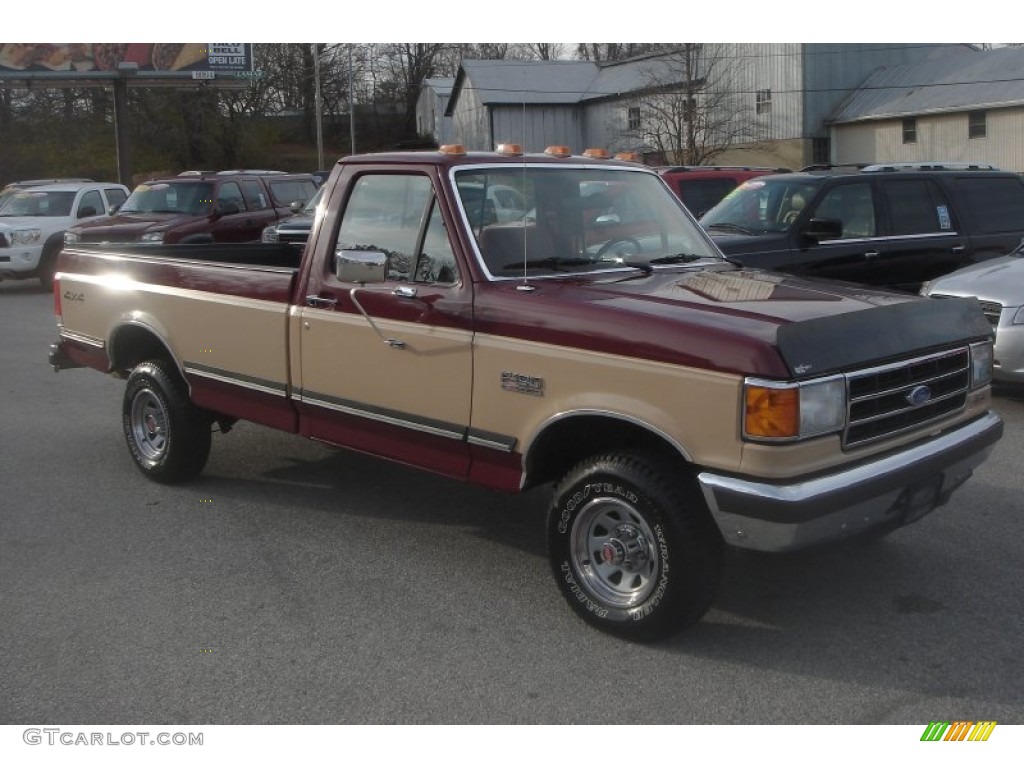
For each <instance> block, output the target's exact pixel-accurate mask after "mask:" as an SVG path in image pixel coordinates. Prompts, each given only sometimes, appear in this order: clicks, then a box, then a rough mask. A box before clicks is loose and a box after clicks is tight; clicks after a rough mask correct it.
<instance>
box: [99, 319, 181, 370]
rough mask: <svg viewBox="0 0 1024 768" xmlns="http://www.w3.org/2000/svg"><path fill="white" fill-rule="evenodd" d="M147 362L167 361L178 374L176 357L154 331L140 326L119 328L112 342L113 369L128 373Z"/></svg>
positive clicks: (111, 358)
mask: <svg viewBox="0 0 1024 768" xmlns="http://www.w3.org/2000/svg"><path fill="white" fill-rule="evenodd" d="M146 360H165V361H167V362H168V363H170V364H171V366H172V369H173V370H174V371H175V372H178V364H177V362H176V361H175V359H174V355H172V354H171V351H170V350H169V349H168V348H167V346H166V345H165V344H164V343H163V341H162V340H161V339H160V337H159V336H157V335H156V334H155V333H153V331H151V330H149V329H148V328H143V327H142V326H138V325H124V326H121V327H120V328H118V329H117V330H116V331H115V332H114V336H113V338H112V339H111V342H110V365H111V368H112V369H113V370H115V371H121V372H123V373H127V372H128V371H130V370H131V369H132V368H134V367H135V366H136V365H138V364H139V363H141V362H144V361H146ZM179 375H180V373H179Z"/></svg>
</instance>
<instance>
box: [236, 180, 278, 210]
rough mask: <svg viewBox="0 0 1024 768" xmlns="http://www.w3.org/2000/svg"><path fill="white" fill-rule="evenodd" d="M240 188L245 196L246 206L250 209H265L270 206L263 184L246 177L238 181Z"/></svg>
mask: <svg viewBox="0 0 1024 768" xmlns="http://www.w3.org/2000/svg"><path fill="white" fill-rule="evenodd" d="M238 184H239V186H240V187H241V188H242V194H243V195H244V196H245V204H246V205H247V206H248V208H249V210H250V211H265V210H266V209H267V208H269V207H270V201H269V200H268V199H267V193H266V190H264V188H263V185H262V184H260V183H259V182H258V181H254V180H253V179H247V180H243V181H240V182H238Z"/></svg>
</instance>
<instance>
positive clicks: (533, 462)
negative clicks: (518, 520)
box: [525, 415, 686, 487]
mask: <svg viewBox="0 0 1024 768" xmlns="http://www.w3.org/2000/svg"><path fill="white" fill-rule="evenodd" d="M627 450H630V451H640V452H644V453H648V454H656V455H659V456H662V457H664V458H665V460H666V461H670V462H673V463H678V464H680V465H682V464H684V463H685V461H686V457H685V456H684V455H683V454H682V453H681V451H680V449H679V448H678V447H677V446H674V445H673V444H672V443H671V442H669V440H667V439H666V438H664V437H662V436H661V435H659V434H657V433H656V432H653V431H651V430H650V429H648V428H646V427H643V426H641V425H639V424H634V423H633V422H630V421H626V420H624V419H620V418H615V417H612V416H593V415H580V416H570V417H568V418H565V419H561V420H559V421H557V422H555V423H554V424H551V425H549V426H548V427H547V428H546V429H545V430H544V431H543V432H542V433H541V434H540V435H539V436H538V437H537V439H536V440H534V442H533V445H532V446H531V447H530V450H529V454H528V455H527V457H526V483H525V485H526V487H533V486H537V485H542V484H544V483H549V482H555V481H557V480H558V479H559V478H561V477H562V476H563V475H565V474H566V473H567V472H568V471H569V470H570V469H572V468H573V467H574V466H575V465H576V464H577V463H578V462H580V461H581V460H583V459H585V458H586V457H587V456H592V455H594V454H597V453H604V452H607V451H620V452H621V451H627Z"/></svg>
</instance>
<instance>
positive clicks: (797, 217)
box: [700, 163, 1024, 291]
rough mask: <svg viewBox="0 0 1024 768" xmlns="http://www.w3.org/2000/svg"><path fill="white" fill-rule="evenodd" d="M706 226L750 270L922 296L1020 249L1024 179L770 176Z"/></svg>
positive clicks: (915, 168) (903, 173) (946, 169)
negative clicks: (932, 283) (967, 269)
mask: <svg viewBox="0 0 1024 768" xmlns="http://www.w3.org/2000/svg"><path fill="white" fill-rule="evenodd" d="M700 223H701V224H702V225H703V226H704V228H705V229H707V230H708V232H709V233H710V234H711V236H712V237H713V238H714V240H715V242H716V243H717V244H718V247H719V248H721V249H722V251H723V252H724V253H725V254H726V255H727V256H730V257H732V258H733V259H734V260H736V261H739V262H741V263H743V264H745V265H747V266H751V267H761V268H766V269H776V270H779V271H782V272H789V273H792V274H798V275H807V276H814V277H826V278H834V279H840V280H849V281H854V282H859V283H866V284H870V285H877V286H886V287H890V288H898V289H902V290H909V291H917V290H918V289H919V288H920V286H921V285H922V284H923V283H924V282H926V281H928V280H931V279H932V278H934V277H938V276H939V275H944V274H946V273H947V272H952V271H953V270H955V269H959V268H960V267H963V266H966V265H968V264H973V263H976V262H979V261H984V260H985V259H990V258H993V257H995V256H1002V255H1003V254H1006V253H1009V252H1010V251H1012V250H1014V249H1015V248H1016V247H1017V246H1018V245H1019V244H1020V243H1021V239H1022V238H1024V179H1022V178H1021V177H1020V176H1019V175H1018V174H1016V173H1009V172H1001V171H998V170H995V169H993V168H992V167H991V166H979V165H967V164H955V163H945V164H939V163H932V164H920V165H918V164H889V165H871V166H867V167H864V168H859V169H855V170H841V169H837V168H830V169H828V170H813V171H805V172H800V173H789V174H781V175H776V176H764V177H759V178H756V179H752V180H750V181H747V182H745V183H744V184H743V185H742V186H741V187H740V188H738V189H737V190H736V191H735V192H734V193H733V194H731V195H730V196H729V197H728V198H727V199H725V200H723V201H722V202H720V203H719V204H718V205H717V206H715V207H714V208H713V209H711V210H710V211H708V212H707V213H706V214H705V215H704V216H703V217H702V218H701V220H700Z"/></svg>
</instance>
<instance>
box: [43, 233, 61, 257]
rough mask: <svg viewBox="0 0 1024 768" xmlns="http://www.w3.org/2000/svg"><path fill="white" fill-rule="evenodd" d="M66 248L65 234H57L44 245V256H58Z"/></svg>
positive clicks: (51, 236) (50, 237) (47, 239)
mask: <svg viewBox="0 0 1024 768" xmlns="http://www.w3.org/2000/svg"><path fill="white" fill-rule="evenodd" d="M63 248H64V233H63V232H55V233H54V234H52V235H50V236H49V237H48V238H46V242H45V243H43V255H44V256H49V255H50V254H53V255H55V256H56V255H57V254H58V253H60V252H61V250H63Z"/></svg>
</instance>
